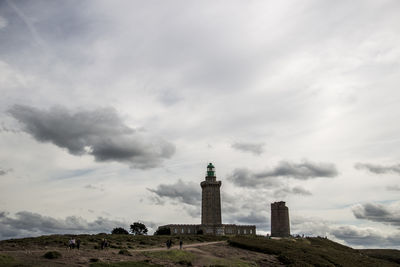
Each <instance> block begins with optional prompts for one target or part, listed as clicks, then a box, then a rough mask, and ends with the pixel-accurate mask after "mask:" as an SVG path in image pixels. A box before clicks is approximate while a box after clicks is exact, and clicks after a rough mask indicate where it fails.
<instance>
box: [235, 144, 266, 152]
mask: <svg viewBox="0 0 400 267" xmlns="http://www.w3.org/2000/svg"><path fill="white" fill-rule="evenodd" d="M232 148H234V149H236V150H239V151H243V152H249V153H252V154H254V155H261V154H262V153H263V152H264V143H246V142H237V143H233V144H232Z"/></svg>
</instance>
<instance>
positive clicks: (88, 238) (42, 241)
mask: <svg viewBox="0 0 400 267" xmlns="http://www.w3.org/2000/svg"><path fill="white" fill-rule="evenodd" d="M71 238H75V239H80V240H81V247H82V249H85V248H94V247H95V246H96V247H97V248H98V247H100V244H101V241H102V240H103V238H106V239H107V241H108V244H109V246H111V247H112V248H115V249H122V248H127V247H128V246H131V247H135V248H138V247H140V248H150V247H165V243H166V241H167V240H168V239H171V240H172V242H173V243H174V244H179V239H181V240H182V241H183V244H184V245H185V244H191V243H197V242H211V241H222V240H228V237H226V236H209V235H182V236H178V235H176V236H151V235H149V236H146V235H139V236H134V235H131V234H130V235H112V234H104V233H103V234H95V235H89V234H81V235H46V236H39V237H29V238H19V239H9V240H2V241H0V249H3V250H19V249H20V248H22V247H23V248H25V249H27V248H28V249H29V248H32V249H36V248H38V247H44V246H49V247H54V248H60V249H61V248H66V247H68V240H70V239H71Z"/></svg>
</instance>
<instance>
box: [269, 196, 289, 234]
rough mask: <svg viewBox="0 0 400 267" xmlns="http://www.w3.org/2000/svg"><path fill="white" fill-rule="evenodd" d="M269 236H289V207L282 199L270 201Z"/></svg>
mask: <svg viewBox="0 0 400 267" xmlns="http://www.w3.org/2000/svg"><path fill="white" fill-rule="evenodd" d="M271 236H275V237H289V236H290V224H289V209H288V207H286V205H285V202H284V201H279V202H274V203H271Z"/></svg>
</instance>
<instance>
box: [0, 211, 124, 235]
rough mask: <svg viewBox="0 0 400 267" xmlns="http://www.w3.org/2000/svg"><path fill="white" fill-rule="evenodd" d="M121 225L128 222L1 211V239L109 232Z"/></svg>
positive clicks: (100, 218)
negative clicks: (58, 217)
mask: <svg viewBox="0 0 400 267" xmlns="http://www.w3.org/2000/svg"><path fill="white" fill-rule="evenodd" d="M121 226H122V227H126V226H127V224H126V223H124V222H119V221H115V220H109V219H106V218H102V217H98V218H97V219H96V220H94V221H91V222H89V221H87V220H85V219H83V218H82V217H78V216H68V217H66V218H65V219H55V218H53V217H49V216H43V215H40V214H38V213H33V212H28V211H21V212H17V213H16V214H15V216H14V217H12V216H10V215H9V214H8V213H6V212H0V239H6V238H17V237H25V236H35V235H43V234H57V233H60V234H66V233H71V234H77V233H91V234H93V233H99V232H106V233H109V232H110V231H111V230H112V229H113V228H115V227H121Z"/></svg>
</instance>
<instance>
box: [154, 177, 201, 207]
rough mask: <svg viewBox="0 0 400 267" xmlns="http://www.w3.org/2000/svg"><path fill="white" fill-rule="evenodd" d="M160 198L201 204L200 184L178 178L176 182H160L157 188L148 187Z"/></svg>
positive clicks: (195, 204)
mask: <svg viewBox="0 0 400 267" xmlns="http://www.w3.org/2000/svg"><path fill="white" fill-rule="evenodd" d="M148 190H149V191H150V192H153V193H155V194H156V195H157V196H158V197H160V198H169V199H171V200H176V201H179V202H181V203H185V204H188V205H193V206H200V201H201V192H200V186H199V185H198V184H196V183H193V182H187V183H185V182H183V181H182V180H178V181H177V182H176V183H175V184H169V185H167V184H160V185H158V187H157V189H148Z"/></svg>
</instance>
